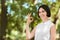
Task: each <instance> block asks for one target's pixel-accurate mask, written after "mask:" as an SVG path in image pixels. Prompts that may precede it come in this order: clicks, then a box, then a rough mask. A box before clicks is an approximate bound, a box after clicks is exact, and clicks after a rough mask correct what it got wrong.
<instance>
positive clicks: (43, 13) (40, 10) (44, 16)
mask: <svg viewBox="0 0 60 40" xmlns="http://www.w3.org/2000/svg"><path fill="white" fill-rule="evenodd" d="M39 16H40V18H41V19H42V20H44V19H45V18H46V17H47V12H46V11H45V10H44V9H43V8H40V9H39Z"/></svg>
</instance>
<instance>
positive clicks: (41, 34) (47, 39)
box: [26, 5, 56, 40]
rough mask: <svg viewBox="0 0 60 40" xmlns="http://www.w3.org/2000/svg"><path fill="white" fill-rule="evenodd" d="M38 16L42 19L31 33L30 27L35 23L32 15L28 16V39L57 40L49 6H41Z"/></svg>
mask: <svg viewBox="0 0 60 40" xmlns="http://www.w3.org/2000/svg"><path fill="white" fill-rule="evenodd" d="M38 16H39V17H40V18H41V19H42V22H41V23H39V24H38V25H37V26H36V27H35V28H34V29H33V30H32V32H30V31H29V25H30V23H31V22H32V21H33V18H32V17H31V14H28V19H27V23H26V39H27V40H30V39H32V38H33V37H34V40H56V28H55V24H54V23H53V22H51V21H50V20H49V17H50V16H51V13H50V9H49V7H48V6H47V5H41V6H40V7H39V9H38Z"/></svg>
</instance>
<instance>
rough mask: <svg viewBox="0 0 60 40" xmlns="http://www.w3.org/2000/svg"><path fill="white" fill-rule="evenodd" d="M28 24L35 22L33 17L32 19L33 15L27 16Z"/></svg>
mask: <svg viewBox="0 0 60 40" xmlns="http://www.w3.org/2000/svg"><path fill="white" fill-rule="evenodd" d="M27 16H28V18H27V23H28V24H30V23H31V22H32V21H33V17H31V13H30V14H28V15H27Z"/></svg>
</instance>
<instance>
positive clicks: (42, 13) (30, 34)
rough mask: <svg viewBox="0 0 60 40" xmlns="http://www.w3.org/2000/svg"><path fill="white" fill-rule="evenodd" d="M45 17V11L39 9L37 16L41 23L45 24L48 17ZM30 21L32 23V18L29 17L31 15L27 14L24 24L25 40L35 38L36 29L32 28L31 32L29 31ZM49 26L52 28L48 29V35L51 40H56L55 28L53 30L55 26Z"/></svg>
mask: <svg viewBox="0 0 60 40" xmlns="http://www.w3.org/2000/svg"><path fill="white" fill-rule="evenodd" d="M46 15H47V13H46V11H45V10H44V9H43V8H40V9H39V16H40V18H41V19H42V22H46V21H47V20H48V17H47V16H46ZM32 21H33V18H32V17H31V14H28V19H27V23H26V40H30V39H32V38H33V37H34V36H35V30H36V28H34V29H33V30H32V32H30V31H29V25H30V23H31V22H32ZM51 26H52V27H51V29H50V34H51V37H50V39H51V40H56V28H55V25H54V24H53V25H51Z"/></svg>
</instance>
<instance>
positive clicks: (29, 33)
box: [26, 14, 35, 40]
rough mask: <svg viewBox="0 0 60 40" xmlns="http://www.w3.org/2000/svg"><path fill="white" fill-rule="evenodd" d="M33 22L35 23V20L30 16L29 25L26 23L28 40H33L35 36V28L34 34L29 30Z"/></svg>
mask: <svg viewBox="0 0 60 40" xmlns="http://www.w3.org/2000/svg"><path fill="white" fill-rule="evenodd" d="M32 21H33V18H32V17H31V14H28V18H27V23H26V39H28V40H29V39H31V38H33V37H34V34H35V28H34V29H33V30H32V32H30V30H29V25H30V23H31V22H32Z"/></svg>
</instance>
